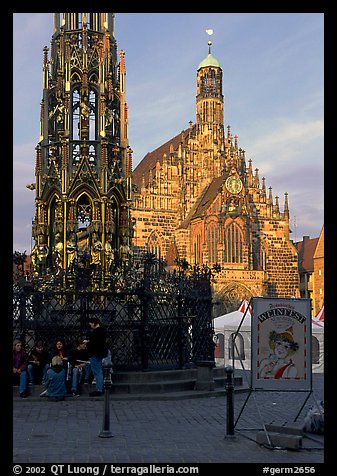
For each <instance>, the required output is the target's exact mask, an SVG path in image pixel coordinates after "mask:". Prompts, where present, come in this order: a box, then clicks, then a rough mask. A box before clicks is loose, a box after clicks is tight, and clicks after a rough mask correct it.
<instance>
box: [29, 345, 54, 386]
mask: <svg viewBox="0 0 337 476" xmlns="http://www.w3.org/2000/svg"><path fill="white" fill-rule="evenodd" d="M49 363H50V356H49V352H48V351H47V349H46V348H45V347H44V345H43V342H42V341H41V340H39V341H37V342H36V344H35V346H34V348H33V349H32V351H31V352H30V354H29V358H28V367H27V372H28V377H29V383H32V384H37V383H41V382H43V380H44V378H45V376H46V372H47V370H48V369H49Z"/></svg>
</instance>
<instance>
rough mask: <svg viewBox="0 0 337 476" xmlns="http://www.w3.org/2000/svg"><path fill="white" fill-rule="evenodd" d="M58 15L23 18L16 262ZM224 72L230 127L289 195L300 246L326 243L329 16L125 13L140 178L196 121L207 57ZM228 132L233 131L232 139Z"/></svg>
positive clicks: (30, 211) (30, 198)
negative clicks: (145, 163)
mask: <svg viewBox="0 0 337 476" xmlns="http://www.w3.org/2000/svg"><path fill="white" fill-rule="evenodd" d="M53 22H54V18H53V13H14V14H13V141H14V143H13V251H15V250H17V251H21V252H23V251H26V252H27V254H29V253H30V251H31V248H32V246H33V243H32V238H31V229H32V220H33V218H34V215H35V205H34V200H35V191H31V190H29V189H27V188H26V185H27V184H31V183H33V182H35V176H34V168H35V147H36V146H37V144H38V141H39V116H40V103H41V99H42V59H43V48H44V46H47V47H49V48H50V42H51V37H52V34H53ZM207 29H212V30H213V35H212V36H211V40H212V43H213V44H212V55H213V56H214V57H215V58H216V59H217V60H218V61H219V63H220V65H221V67H222V70H223V94H224V102H225V108H224V109H225V119H224V124H225V127H227V125H230V127H231V133H232V135H233V136H234V135H235V134H236V135H237V136H238V144H239V147H241V148H242V149H244V150H245V151H246V161H247V165H248V160H249V159H251V160H252V166H253V169H255V168H258V169H259V176H260V179H262V177H265V178H266V187H267V190H268V188H269V187H272V190H273V197H274V199H275V197H276V196H279V202H280V208H281V211H282V210H283V205H284V193H285V192H287V193H288V200H289V209H290V228H291V231H292V233H291V234H290V238H291V239H292V240H294V241H300V240H302V239H303V236H310V237H311V238H315V237H318V236H319V234H320V231H321V229H322V226H323V224H324V207H323V202H324V180H323V175H324V164H323V160H324V158H323V139H324V123H323V115H324V102H323V86H324V84H323V82H324V76H323V71H324V63H323V53H324V45H323V38H324V14H323V13H116V14H115V37H116V40H117V46H118V50H120V49H123V50H124V51H125V63H126V99H127V103H128V108H129V144H130V146H131V148H132V150H133V168H134V169H135V167H136V166H137V164H138V163H139V162H140V161H141V160H142V158H143V157H144V156H145V155H146V153H147V152H151V151H153V150H154V149H156V148H157V147H159V146H160V145H161V144H163V143H164V142H166V141H168V140H169V139H170V138H172V137H174V136H176V135H177V134H179V133H180V132H181V131H182V130H184V129H186V128H187V127H188V125H189V124H188V123H189V121H193V123H194V122H195V114H196V103H195V97H196V74H197V67H198V64H199V63H200V61H202V60H203V59H204V58H205V57H206V56H207V54H208V46H207V42H208V40H209V39H210V37H209V36H208V34H207V33H206V30H207ZM226 133H227V132H226Z"/></svg>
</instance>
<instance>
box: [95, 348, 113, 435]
mask: <svg viewBox="0 0 337 476" xmlns="http://www.w3.org/2000/svg"><path fill="white" fill-rule="evenodd" d="M111 369H112V362H111V357H110V353H109V355H108V357H105V358H104V359H103V372H104V415H103V428H102V431H101V432H100V434H99V435H98V436H99V437H100V438H111V437H112V436H113V435H112V434H111V431H110V388H111V387H112V380H111Z"/></svg>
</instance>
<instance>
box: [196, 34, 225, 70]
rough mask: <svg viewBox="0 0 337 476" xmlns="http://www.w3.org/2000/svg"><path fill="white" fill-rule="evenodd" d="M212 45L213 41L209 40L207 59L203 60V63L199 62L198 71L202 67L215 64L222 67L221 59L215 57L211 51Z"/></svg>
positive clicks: (216, 66)
mask: <svg viewBox="0 0 337 476" xmlns="http://www.w3.org/2000/svg"><path fill="white" fill-rule="evenodd" d="M211 45H212V42H211V41H209V42H208V55H207V56H206V58H205V59H203V60H202V61H201V63H199V66H198V71H199V69H200V68H208V67H209V66H214V67H215V68H221V66H220V63H219V61H218V60H217V59H216V58H214V56H213V55H212V53H211Z"/></svg>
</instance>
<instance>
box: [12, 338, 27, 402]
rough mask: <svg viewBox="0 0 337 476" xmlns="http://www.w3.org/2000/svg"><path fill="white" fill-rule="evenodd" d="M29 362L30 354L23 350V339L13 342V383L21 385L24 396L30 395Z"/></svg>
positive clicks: (20, 389) (21, 395)
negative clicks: (28, 387)
mask: <svg viewBox="0 0 337 476" xmlns="http://www.w3.org/2000/svg"><path fill="white" fill-rule="evenodd" d="M27 363H28V354H27V352H26V351H25V350H23V348H22V342H21V340H15V341H14V343H13V384H14V385H19V392H20V397H22V398H26V397H27V395H28V392H27V386H28V376H27Z"/></svg>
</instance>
